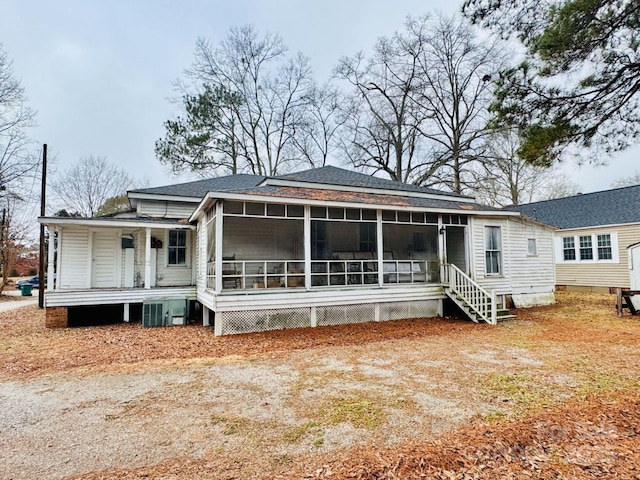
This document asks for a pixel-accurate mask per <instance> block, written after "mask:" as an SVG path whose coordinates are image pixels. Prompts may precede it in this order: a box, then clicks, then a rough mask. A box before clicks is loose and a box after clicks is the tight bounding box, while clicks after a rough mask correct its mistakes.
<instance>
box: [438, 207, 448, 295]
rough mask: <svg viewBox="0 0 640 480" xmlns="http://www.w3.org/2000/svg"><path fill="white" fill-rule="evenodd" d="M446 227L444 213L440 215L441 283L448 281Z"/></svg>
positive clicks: (439, 251) (439, 255)
mask: <svg viewBox="0 0 640 480" xmlns="http://www.w3.org/2000/svg"><path fill="white" fill-rule="evenodd" d="M446 236H447V232H446V227H445V226H444V224H443V223H442V215H438V263H439V265H440V283H445V282H446V281H448V279H447V278H446V263H447V255H446Z"/></svg>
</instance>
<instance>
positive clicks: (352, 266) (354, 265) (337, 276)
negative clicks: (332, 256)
mask: <svg viewBox="0 0 640 480" xmlns="http://www.w3.org/2000/svg"><path fill="white" fill-rule="evenodd" d="M377 283H378V262H377V261H376V260H371V259H368V260H312V261H311V286H312V287H325V286H331V285H377Z"/></svg>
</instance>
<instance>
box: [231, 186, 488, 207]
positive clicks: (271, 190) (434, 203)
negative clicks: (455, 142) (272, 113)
mask: <svg viewBox="0 0 640 480" xmlns="http://www.w3.org/2000/svg"><path fill="white" fill-rule="evenodd" d="M234 193H237V192H234ZM242 193H243V194H246V195H261V196H273V197H280V198H304V199H309V200H324V201H337V202H353V203H362V204H366V205H394V206H405V207H419V208H437V209H444V210H466V211H469V212H473V211H476V212H477V211H482V212H488V211H499V210H498V209H496V208H493V207H487V206H485V205H480V204H478V203H472V202H469V201H466V199H465V201H455V200H450V199H439V198H425V197H408V196H405V195H402V192H398V194H397V195H389V194H380V193H365V192H348V191H338V190H323V189H321V188H301V187H283V186H273V185H265V186H262V187H256V188H249V189H246V190H243V191H242ZM461 200H462V198H461Z"/></svg>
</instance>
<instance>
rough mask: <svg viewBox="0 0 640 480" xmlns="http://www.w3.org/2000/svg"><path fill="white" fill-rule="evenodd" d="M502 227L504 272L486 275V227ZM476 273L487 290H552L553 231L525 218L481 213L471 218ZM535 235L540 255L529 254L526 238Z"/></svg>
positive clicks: (518, 291)
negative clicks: (510, 217) (499, 216)
mask: <svg viewBox="0 0 640 480" xmlns="http://www.w3.org/2000/svg"><path fill="white" fill-rule="evenodd" d="M485 226H495V227H501V234H502V252H501V253H502V274H501V275H487V274H486V273H485V272H486V264H485V250H484V245H485V244H484V227H485ZM471 232H472V233H471V242H472V249H471V250H472V256H473V258H472V262H473V263H472V265H473V269H472V272H473V277H474V278H475V280H476V281H477V282H478V283H479V284H480V285H482V286H483V287H484V288H486V289H487V290H492V289H495V290H497V291H498V292H500V293H514V294H517V293H542V292H551V291H553V289H554V286H555V270H554V263H553V255H554V254H553V231H552V230H551V229H550V228H544V227H542V226H540V225H538V224H535V223H531V222H528V221H526V220H523V219H520V218H518V219H507V218H495V217H494V218H488V217H480V218H473V219H472V220H471ZM529 238H535V239H536V246H537V250H538V254H537V256H529V255H528V249H527V241H528V239H529Z"/></svg>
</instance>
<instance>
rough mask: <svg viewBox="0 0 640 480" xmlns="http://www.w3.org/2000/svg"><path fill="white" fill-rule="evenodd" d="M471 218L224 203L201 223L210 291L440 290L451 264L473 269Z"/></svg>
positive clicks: (199, 233)
mask: <svg viewBox="0 0 640 480" xmlns="http://www.w3.org/2000/svg"><path fill="white" fill-rule="evenodd" d="M467 223H468V220H467V217H466V216H465V215H451V214H437V213H428V212H415V211H413V212H410V211H393V210H391V211H390V210H373V209H358V208H337V207H335V208H334V207H319V206H310V205H284V204H271V203H254V202H236V201H225V202H222V201H218V202H217V203H215V204H214V205H212V206H211V208H210V209H209V210H208V211H207V212H206V217H205V222H202V223H200V225H199V232H198V235H199V243H200V245H203V246H205V245H206V257H205V258H206V263H204V262H203V264H202V270H204V271H205V272H206V274H205V275H204V278H203V286H204V288H205V289H206V290H207V291H208V292H209V293H210V294H213V295H221V294H229V293H234V292H237V293H245V294H246V293H258V291H261V290H265V289H268V290H277V289H281V290H292V291H295V290H306V291H311V290H318V291H320V290H322V289H336V288H338V289H342V288H350V289H370V288H372V287H393V286H400V285H404V286H407V285H423V286H424V285H440V284H442V283H443V281H444V280H445V273H444V265H445V264H446V262H447V259H449V261H451V262H455V263H456V264H457V265H459V266H460V268H462V269H463V270H466V268H467V249H468V246H467V244H468V241H467Z"/></svg>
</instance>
